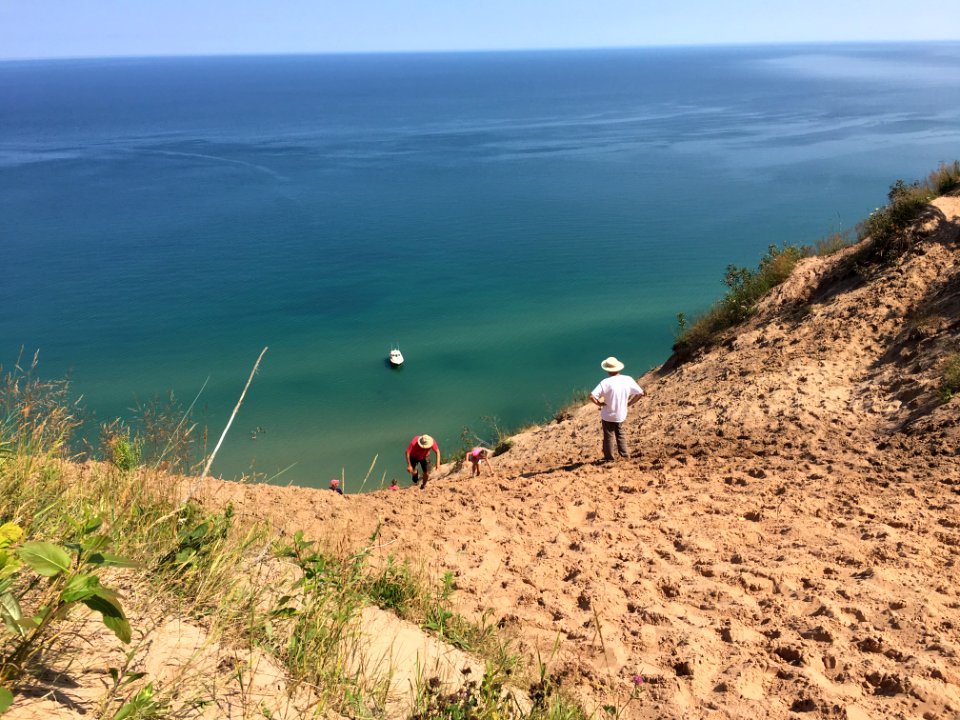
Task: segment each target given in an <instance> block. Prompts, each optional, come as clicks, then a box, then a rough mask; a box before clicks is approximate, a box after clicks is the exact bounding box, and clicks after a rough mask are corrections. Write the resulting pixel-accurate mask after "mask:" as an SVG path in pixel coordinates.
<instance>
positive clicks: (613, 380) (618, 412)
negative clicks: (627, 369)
mask: <svg viewBox="0 0 960 720" xmlns="http://www.w3.org/2000/svg"><path fill="white" fill-rule="evenodd" d="M590 394H591V395H593V397H595V398H596V399H597V400H603V401H604V405H603V407H602V408H600V419H601V420H606V421H607V422H623V421H624V420H626V419H627V402H628V401H629V400H630V398H631V397H633V396H634V395H643V390H641V389H640V386H639V385H637V381H636V380H634V379H633V378H632V377H630V376H629V375H608V376H607V377H606V378H605V379H604V380H602V381H601V382H600V384H599V385H597V386H596V387H595V388H594V389H593V392H592V393H590Z"/></svg>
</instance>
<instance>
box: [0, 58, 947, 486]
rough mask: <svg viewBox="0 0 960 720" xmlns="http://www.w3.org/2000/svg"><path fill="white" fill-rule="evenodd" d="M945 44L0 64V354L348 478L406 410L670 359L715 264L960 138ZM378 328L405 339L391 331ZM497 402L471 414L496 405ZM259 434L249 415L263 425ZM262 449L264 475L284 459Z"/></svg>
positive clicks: (87, 389)
mask: <svg viewBox="0 0 960 720" xmlns="http://www.w3.org/2000/svg"><path fill="white" fill-rule="evenodd" d="M958 61H960V44H932V45H857V46H840V45H833V46H799V47H786V46H784V47H754V48H723V49H721V48H707V49H692V48H687V49H670V50H666V49H657V50H641V49H637V50H611V51H569V52H536V53H490V54H429V55H368V56H363V55H360V56H304V57H232V58H181V59H135V60H134V59H104V60H83V61H55V62H54V61H50V62H7V63H0V98H2V100H0V219H2V224H0V242H2V246H3V255H2V257H3V258H4V264H5V267H4V273H3V277H4V282H3V283H2V285H0V303H2V307H3V308H4V311H3V313H2V314H0V362H2V363H3V365H4V367H7V368H9V367H10V366H11V365H12V363H13V361H14V360H15V358H16V355H17V352H18V349H19V347H20V346H21V345H22V346H24V347H25V348H26V349H27V353H28V354H32V351H33V350H34V349H37V348H39V350H40V371H41V373H42V374H43V375H45V376H48V377H51V376H62V375H69V376H70V378H71V379H72V382H73V387H74V390H75V392H76V393H77V394H78V395H79V394H82V395H83V398H84V404H85V405H86V406H87V407H88V408H89V409H90V411H91V413H92V414H93V415H94V417H95V419H105V418H110V417H114V416H116V415H127V416H129V415H130V412H129V408H131V407H133V406H135V405H136V404H137V403H138V402H143V401H145V400H147V399H149V398H151V397H154V396H156V395H158V394H163V393H165V392H166V391H168V390H173V391H174V392H175V393H176V395H177V396H178V397H179V398H180V399H181V400H182V401H183V402H184V403H188V402H189V401H190V400H191V399H192V398H193V397H194V395H195V394H196V393H197V392H198V391H199V390H200V388H201V386H203V384H204V382H205V381H207V379H208V378H209V381H208V382H207V384H206V387H205V389H204V391H203V393H202V394H201V395H200V399H199V401H198V406H197V413H196V415H197V418H198V419H199V420H200V422H201V425H204V426H207V427H208V428H209V433H210V436H211V438H212V440H211V444H212V442H213V441H215V439H216V438H217V437H218V436H219V433H220V431H221V429H222V427H223V424H224V423H225V422H226V419H227V417H228V416H229V413H230V411H231V410H232V408H233V406H234V404H235V402H236V400H237V397H238V396H239V393H240V391H241V389H242V387H243V384H244V382H245V381H246V378H247V375H248V373H249V371H250V368H251V367H252V365H253V362H254V360H255V359H256V357H257V355H258V353H259V351H260V350H261V348H263V347H264V346H269V348H270V349H269V351H268V352H267V355H266V356H265V358H264V361H263V363H262V365H261V370H260V373H259V374H258V376H257V377H256V378H255V380H254V382H253V384H252V386H251V389H250V391H249V393H248V395H247V398H246V400H245V402H244V405H243V407H242V408H241V410H240V413H239V415H238V417H237V420H236V421H235V423H234V426H233V428H232V430H231V434H230V435H229V436H228V438H227V441H226V442H225V444H224V447H223V449H222V450H221V453H220V455H219V456H218V458H217V460H216V462H215V464H214V466H213V472H214V473H216V474H221V475H224V476H226V477H236V476H239V475H241V474H243V473H249V472H251V471H253V472H256V473H262V475H261V477H267V478H271V477H272V478H274V479H273V481H274V482H295V483H299V484H321V485H325V484H326V482H327V481H328V479H329V478H330V477H333V476H339V475H340V474H341V472H343V473H344V474H345V476H346V481H347V482H346V484H347V489H348V491H349V490H351V489H357V488H358V486H359V484H360V480H361V479H362V478H363V476H364V475H365V473H366V471H367V468H368V466H369V465H370V464H371V462H372V461H373V460H374V458H377V461H376V465H375V468H374V471H373V474H372V476H371V480H370V481H369V483H368V484H374V485H376V484H379V482H380V479H381V478H382V477H386V479H387V481H389V478H390V477H394V476H397V477H400V478H403V458H402V454H403V450H404V448H405V446H406V443H407V442H408V441H409V439H410V438H411V437H412V436H413V435H414V434H418V433H422V432H428V433H430V434H433V435H435V436H436V437H437V438H438V440H439V442H440V445H441V448H442V449H443V450H448V451H452V450H454V449H456V447H457V446H458V444H459V442H460V440H459V437H460V434H461V431H462V429H463V428H464V427H465V426H468V427H470V428H471V429H472V430H473V431H474V432H477V433H480V434H481V435H484V436H486V437H488V438H489V436H490V435H491V433H492V432H493V430H492V425H499V426H500V427H502V428H511V427H515V426H517V425H520V424H523V423H527V422H532V421H536V420H539V419H541V418H543V417H545V416H548V415H550V414H551V413H552V412H553V411H554V410H556V408H557V407H558V406H560V405H562V404H563V403H564V402H565V401H566V400H568V399H569V398H570V397H571V395H572V393H573V392H574V391H576V390H578V389H585V388H590V387H593V385H594V384H595V383H596V382H597V380H598V379H599V377H600V376H601V375H602V373H601V372H600V371H599V362H600V360H602V359H603V358H604V357H606V356H608V355H616V356H617V357H619V358H621V359H622V360H624V361H625V362H626V363H627V368H628V371H631V372H633V373H635V374H640V373H641V372H643V371H645V370H647V369H648V368H650V367H652V366H654V365H656V364H658V363H660V362H662V361H663V360H664V359H665V358H666V357H667V355H668V354H669V348H670V345H671V342H672V338H673V332H674V329H675V326H676V314H677V312H679V311H684V312H686V313H687V314H688V315H692V314H694V313H695V312H697V311H699V310H702V309H704V308H705V307H706V306H707V305H709V303H710V302H711V301H712V300H713V299H714V298H715V297H716V296H717V295H719V294H720V293H721V291H722V286H721V285H720V282H719V280H720V278H721V277H722V275H723V271H724V268H725V267H726V265H727V264H728V263H736V264H749V265H753V264H754V263H755V262H756V260H757V258H758V257H759V255H760V253H761V252H762V251H763V250H764V249H765V248H766V247H767V245H769V244H771V243H781V242H809V241H812V240H815V239H817V238H820V237H823V236H825V235H827V234H829V233H831V232H834V231H836V230H838V229H843V228H851V227H853V225H854V224H855V223H856V222H857V221H858V220H859V219H860V218H862V217H864V216H865V215H866V214H867V213H869V211H870V210H872V209H873V208H874V207H876V206H878V205H880V204H881V203H882V202H884V200H885V196H886V191H887V189H888V187H889V185H890V184H891V183H892V182H893V181H894V180H895V179H897V178H905V179H908V180H912V179H916V178H918V177H922V176H924V175H925V174H926V173H927V172H929V171H930V170H932V169H933V168H934V167H935V166H936V165H937V164H938V163H939V162H941V161H952V160H953V159H955V158H957V157H958V156H960V143H958V140H960V73H957V72H956V70H957V67H958V65H960V62H958ZM394 343H397V344H399V346H400V347H401V349H402V350H403V353H404V355H405V357H406V359H407V363H406V366H405V367H404V368H403V369H402V370H399V371H391V370H390V369H389V368H388V367H387V366H386V364H385V358H386V354H387V352H388V350H389V349H390V347H391V345H392V344H394ZM484 418H486V419H484ZM257 427H260V428H263V430H264V432H261V433H259V434H258V435H257V438H256V440H252V439H251V431H252V430H253V429H254V428H257ZM284 470H285V472H283V473H282V474H281V475H279V476H278V477H277V476H276V475H277V473H278V472H281V471H284Z"/></svg>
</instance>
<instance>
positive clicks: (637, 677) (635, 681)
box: [633, 675, 643, 685]
mask: <svg viewBox="0 0 960 720" xmlns="http://www.w3.org/2000/svg"><path fill="white" fill-rule="evenodd" d="M633 684H634V685H643V675H634V676H633Z"/></svg>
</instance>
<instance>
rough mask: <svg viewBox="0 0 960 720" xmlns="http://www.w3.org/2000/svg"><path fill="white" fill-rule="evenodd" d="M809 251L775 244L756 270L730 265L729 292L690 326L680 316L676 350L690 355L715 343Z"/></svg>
mask: <svg viewBox="0 0 960 720" xmlns="http://www.w3.org/2000/svg"><path fill="white" fill-rule="evenodd" d="M807 254H808V251H806V250H805V249H803V248H799V247H797V246H795V245H784V246H783V247H782V248H778V247H777V246H776V245H771V246H770V247H768V248H767V252H766V254H765V255H764V256H763V257H762V258H760V263H759V264H758V265H757V269H756V270H750V269H748V268H745V267H736V266H735V265H730V266H728V267H727V272H726V274H725V275H724V278H723V284H724V285H726V286H727V292H726V294H725V295H724V296H723V297H722V298H721V299H720V300H719V301H718V302H716V303H715V304H714V305H713V307H711V308H710V309H709V310H708V311H707V312H706V313H704V314H703V315H701V316H700V317H698V318H697V319H696V321H695V322H694V323H693V324H692V325H687V320H686V316H685V315H684V314H683V313H680V314H679V315H678V316H677V320H678V323H679V329H678V333H677V341H676V342H675V343H674V345H673V351H674V352H675V353H678V354H679V355H681V356H682V357H689V356H690V355H692V354H693V353H694V352H696V351H697V350H699V349H700V348H703V347H708V346H710V345H712V344H714V343H715V342H716V340H717V337H718V336H719V335H720V333H721V332H723V331H724V330H726V329H727V328H730V327H733V326H734V325H738V324H740V323H742V322H743V321H744V320H746V319H747V318H749V317H750V316H751V315H752V314H753V313H754V312H755V310H756V304H757V301H758V300H760V298H762V297H763V296H764V295H765V294H766V293H767V292H769V291H770V290H771V289H772V288H774V287H776V286H777V285H779V284H780V283H782V282H783V281H784V280H786V279H787V278H788V277H790V273H791V272H793V268H794V267H795V266H796V264H797V261H798V260H800V258H802V257H805V256H806V255H807Z"/></svg>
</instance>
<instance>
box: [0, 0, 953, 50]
mask: <svg viewBox="0 0 960 720" xmlns="http://www.w3.org/2000/svg"><path fill="white" fill-rule="evenodd" d="M958 38H960V0H910V2H907V1H906V0H871V1H870V2H864V1H863V0H803V1H801V2H798V1H797V0H728V2H722V0H673V2H669V1H664V0H593V1H592V2H591V1H590V0H542V1H539V2H531V1H529V0H273V1H272V2H270V1H268V0H0V58H5V59H12V58H50V57H101V56H115V55H210V54H238V53H241V54H243V53H329V52H381V51H423V50H426V51H433V50H496V49H534V48H572V47H616V46H640V45H700V44H730V43H734V44H742V43H781V42H822V41H826V42H831V41H858V42H859V41H873V40H883V41H885V40H905V41H913V40H955V39H958Z"/></svg>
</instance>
